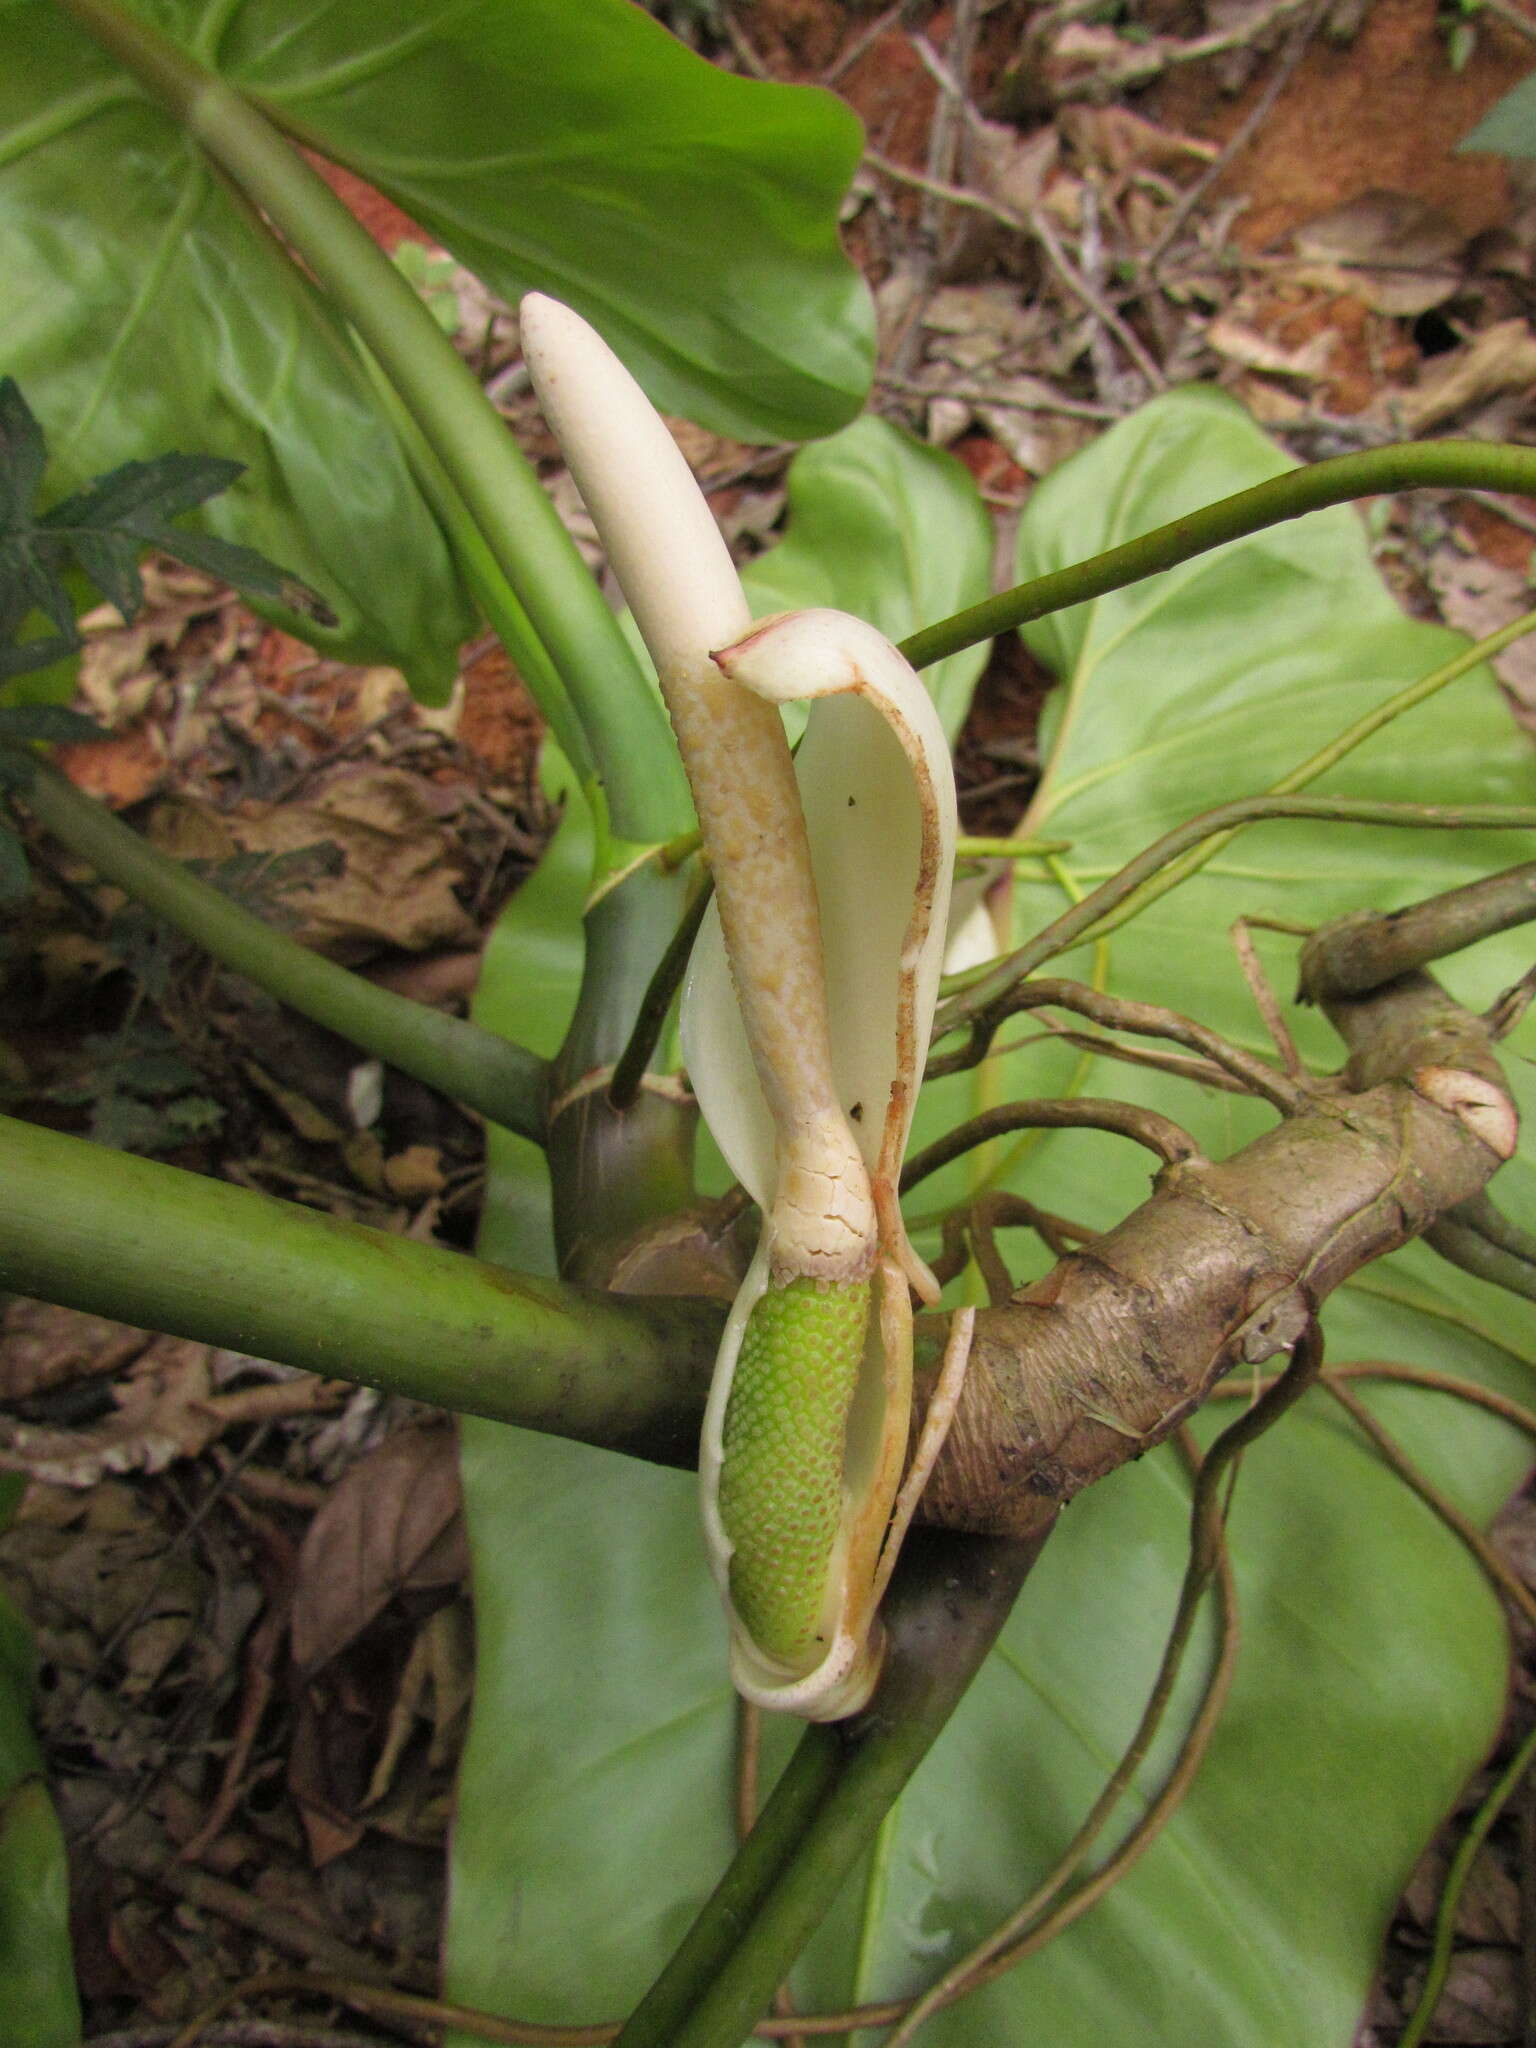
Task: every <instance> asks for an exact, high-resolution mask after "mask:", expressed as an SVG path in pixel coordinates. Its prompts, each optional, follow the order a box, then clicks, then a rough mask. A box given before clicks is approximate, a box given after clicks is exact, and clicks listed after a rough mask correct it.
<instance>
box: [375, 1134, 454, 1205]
mask: <svg viewBox="0 0 1536 2048" xmlns="http://www.w3.org/2000/svg"><path fill="white" fill-rule="evenodd" d="M446 1184H447V1176H446V1175H445V1174H444V1172H443V1155H442V1153H441V1152H440V1151H439V1150H438V1148H437V1146H436V1145H407V1146H406V1147H405V1149H404V1151H402V1152H396V1153H394V1154H393V1155H392V1156H391V1157H390V1158H388V1159H386V1160H385V1162H384V1185H385V1186H386V1187H387V1188H388V1189H389V1192H390V1193H391V1194H392V1195H398V1196H399V1198H400V1200H401V1201H402V1202H424V1201H425V1200H426V1199H427V1197H428V1196H429V1195H440V1194H441V1193H442V1191H443V1189H444V1187H445V1186H446Z"/></svg>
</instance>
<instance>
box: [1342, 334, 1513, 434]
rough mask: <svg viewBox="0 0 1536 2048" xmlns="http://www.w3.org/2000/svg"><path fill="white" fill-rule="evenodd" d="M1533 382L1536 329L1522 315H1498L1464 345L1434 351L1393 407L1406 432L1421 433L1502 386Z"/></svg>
mask: <svg viewBox="0 0 1536 2048" xmlns="http://www.w3.org/2000/svg"><path fill="white" fill-rule="evenodd" d="M1533 385H1536V334H1532V332H1531V330H1530V326H1529V324H1528V323H1527V322H1526V321H1524V320H1521V319H1518V318H1517V319H1513V320H1500V321H1499V322H1498V323H1497V325H1495V326H1493V327H1487V328H1484V330H1483V332H1482V333H1481V334H1479V335H1476V336H1474V338H1473V339H1472V340H1471V341H1469V342H1468V343H1467V344H1466V345H1465V347H1463V348H1459V349H1455V350H1453V351H1452V352H1451V353H1450V354H1449V355H1444V356H1436V357H1435V359H1434V360H1433V362H1431V363H1430V364H1429V366H1428V367H1427V368H1426V369H1425V371H1424V373H1423V375H1422V376H1421V377H1420V379H1419V383H1418V387H1417V389H1416V390H1413V391H1405V392H1403V393H1402V394H1401V395H1400V396H1398V397H1397V399H1396V410H1397V412H1398V413H1399V414H1400V416H1401V419H1402V423H1403V425H1404V426H1405V427H1406V428H1407V430H1408V432H1409V433H1410V434H1422V433H1426V432H1427V431H1428V430H1429V428H1431V427H1437V426H1440V425H1441V424H1442V423H1443V422H1444V421H1446V420H1448V419H1450V418H1452V417H1453V416H1454V415H1455V414H1456V413H1459V412H1465V411H1466V410H1467V409H1468V408H1469V407H1471V406H1475V405H1481V404H1483V403H1484V401H1485V400H1487V399H1490V398H1497V397H1499V396H1500V395H1501V394H1502V393H1504V392H1506V391H1511V392H1528V391H1529V390H1530V389H1531V387H1532V386H1533ZM1378 410H1381V411H1383V412H1384V410H1385V408H1378Z"/></svg>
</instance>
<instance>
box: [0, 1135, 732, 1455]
mask: <svg viewBox="0 0 1536 2048" xmlns="http://www.w3.org/2000/svg"><path fill="white" fill-rule="evenodd" d="M0 1289H8V1290H10V1291H12V1292H14V1293H17V1294H26V1295H33V1296H36V1297H38V1298H39V1299H41V1300H44V1301H56V1302H61V1303H62V1304H63V1305H64V1306H65V1307H66V1308H78V1309H84V1310H85V1311H87V1312H88V1313H89V1314H92V1315H103V1316H112V1317H114V1318H116V1319H117V1320H118V1321H120V1322H125V1323H130V1324H132V1325H134V1326H135V1327H136V1328H139V1329H149V1330H166V1331H170V1332H171V1333H173V1334H174V1335H178V1336H183V1337H191V1338H194V1339H196V1340H198V1341H200V1342H203V1343H208V1344H218V1345H223V1346H227V1347H228V1348H230V1349H231V1350H236V1351H244V1352H247V1353H249V1354H250V1355H252V1356H253V1357H258V1358H271V1359H276V1360H278V1361H280V1362H281V1363H283V1364H285V1365H295V1366H300V1367H302V1368H303V1369H304V1370H305V1371H306V1372H316V1373H322V1374H325V1375H326V1376H328V1377H330V1378H333V1379H348V1380H356V1381H358V1382H360V1383H361V1384H363V1385H366V1386H372V1387H380V1388H383V1389H384V1390H385V1391H386V1392H389V1393H399V1394H405V1395H408V1396H409V1397H410V1398H411V1399H412V1400H416V1401H425V1402H429V1403H431V1404H433V1405H435V1406H439V1407H445V1408H453V1409H457V1410H459V1411H461V1412H462V1413H465V1414H471V1415H485V1416H489V1417H491V1418H492V1419H493V1420H495V1421H498V1422H515V1423H519V1424H521V1425H522V1426H523V1427H524V1428H527V1429H539V1430H545V1431H547V1432H549V1433H551V1434H553V1435H556V1436H569V1437H576V1438H579V1439H580V1440H581V1441H583V1442H586V1443H594V1444H601V1445H604V1446H606V1447H607V1448H609V1449H613V1450H620V1451H627V1452H629V1453H631V1454H632V1455H634V1456H637V1457H646V1458H651V1459H655V1460H659V1461H661V1462H664V1463H667V1464H678V1465H691V1464H692V1463H694V1461H695V1458H696V1455H697V1447H698V1430H699V1412H700V1410H701V1408H702V1406H703V1401H704V1393H705V1390H706V1388H707V1386H708V1384H709V1376H710V1373H711V1371H712V1370H713V1368H714V1361H715V1352H716V1350H717V1349H718V1348H719V1343H720V1325H721V1320H722V1315H723V1311H722V1310H721V1308H720V1307H719V1305H718V1304H715V1303H709V1302H699V1301H677V1300H656V1301H635V1300H629V1299H626V1298H623V1297H620V1296H618V1295H608V1294H597V1293H586V1292H583V1291H581V1290H579V1289H577V1288H574V1287H567V1286H565V1285H563V1284H562V1283H560V1282H558V1281H555V1280H542V1279H538V1280H536V1279H530V1278H528V1277H527V1276H526V1275H524V1274H518V1273H511V1272H508V1271H507V1270H506V1269H505V1268H503V1267H499V1266H492V1265H487V1264H486V1263H484V1262H483V1261H481V1260H478V1259H472V1258H469V1257H468V1256H466V1255H465V1254H463V1253H458V1252H450V1251H445V1250H443V1249H442V1248H441V1247H440V1246H437V1245H428V1244H418V1243H417V1242H416V1241H415V1240H414V1239H412V1238H406V1237H396V1236H393V1235H391V1234H390V1233H389V1232H387V1231H382V1230H368V1229H365V1228H364V1227H363V1226H362V1225H361V1224H356V1223H344V1222H342V1221H340V1220H338V1219H337V1218H336V1217H333V1216H325V1215H321V1214H319V1213H318V1212H317V1211H315V1210H311V1209H302V1208H300V1207H298V1206H297V1205H296V1204H294V1203H291V1202H280V1201H276V1200H274V1199H273V1198H272V1197H271V1196H269V1195H260V1194H253V1193H252V1192H251V1191H250V1190H249V1189H246V1188H238V1187H232V1186H230V1185H229V1184H228V1183H227V1182H225V1181H217V1180H205V1179H203V1178H202V1177H201V1176H200V1175H198V1174H193V1173H185V1172H183V1171H181V1170H180V1169H179V1168H177V1167H174V1166H165V1165H162V1164H160V1163H159V1162H157V1161H155V1160H152V1159H137V1158H134V1157H133V1156H132V1155H131V1154H128V1153H124V1152H112V1151H109V1150H108V1149H107V1148H106V1147H105V1146H100V1145H92V1144H89V1143H87V1142H86V1140H84V1139H83V1138H70V1137H65V1136H63V1135H62V1134H61V1133H59V1132H58V1131H50V1130H45V1129H43V1128H41V1127H40V1126H38V1125H35V1124H25V1123H18V1122H16V1121H15V1120H14V1119H12V1118H9V1117H0Z"/></svg>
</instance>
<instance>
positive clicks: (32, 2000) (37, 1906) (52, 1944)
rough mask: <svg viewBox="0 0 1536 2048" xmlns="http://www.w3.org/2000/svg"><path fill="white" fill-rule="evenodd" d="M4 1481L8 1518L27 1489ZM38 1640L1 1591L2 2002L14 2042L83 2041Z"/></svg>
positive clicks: (0, 1507)
mask: <svg viewBox="0 0 1536 2048" xmlns="http://www.w3.org/2000/svg"><path fill="white" fill-rule="evenodd" d="M22 1486H23V1482H22V1480H20V1479H19V1478H13V1477H10V1476H7V1477H5V1478H0V1525H3V1524H5V1523H7V1522H9V1520H10V1518H11V1516H12V1514H13V1513H14V1512H15V1508H16V1504H17V1502H18V1501H19V1499H20V1497H21V1493H22ZM34 1661H35V1660H34V1658H33V1654H32V1644H31V1639H30V1637H29V1636H28V1633H27V1629H26V1625H25V1623H24V1622H23V1621H22V1619H21V1616H20V1615H19V1614H18V1613H17V1611H16V1609H15V1608H14V1607H13V1606H12V1604H11V1602H10V1600H9V1599H8V1598H7V1597H6V1596H5V1595H4V1594H3V1593H0V2001H3V2006H4V2011H5V2015H6V2022H5V2024H6V2032H7V2035H8V2037H9V2039H10V2040H11V2041H12V2042H13V2043H14V2044H15V2048H74V2044H75V2043H76V2042H78V2041H79V2039H80V2008H79V2004H78V2002H77V2000H76V1997H75V1980H74V1971H73V1967H72V1965H71V1960H70V1947H69V1866H68V1863H67V1861H66V1858H65V1852H64V1837H63V1833H62V1831H61V1829H60V1827H59V1823H58V1818H57V1816H56V1815H55V1813H54V1810H53V1804H52V1802H51V1800H50V1799H49V1797H48V1793H47V1790H46V1788H45V1786H44V1785H43V1782H42V1779H41V1777H40V1775H39V1774H40V1772H41V1770H42V1757H41V1755H40V1754H39V1751H38V1747H37V1741H36V1738H35V1737H34V1736H33V1733H32V1724H31V1717H30V1702H31V1695H32V1683H33V1677H34Z"/></svg>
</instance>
